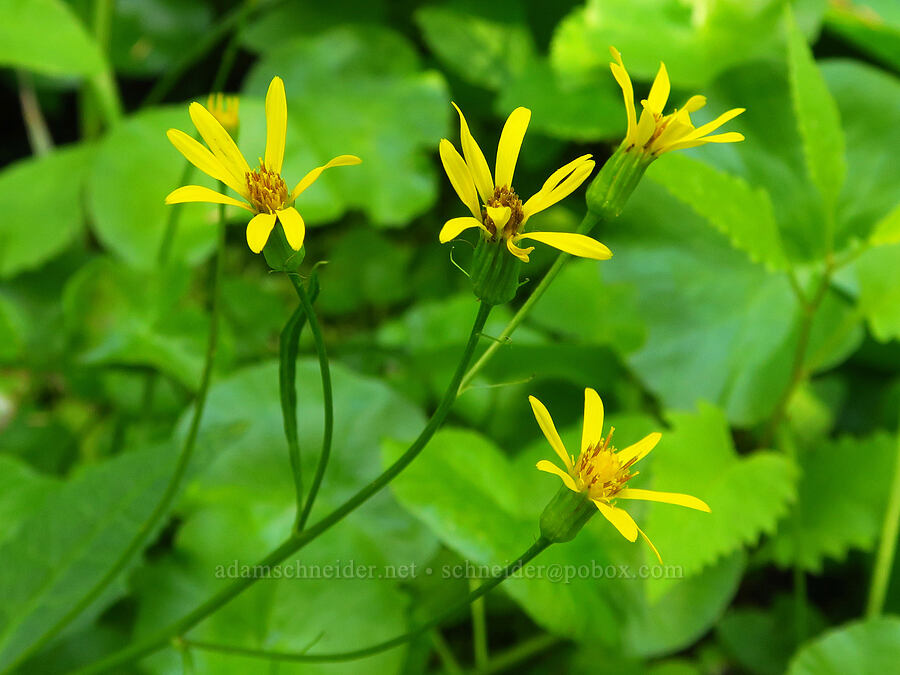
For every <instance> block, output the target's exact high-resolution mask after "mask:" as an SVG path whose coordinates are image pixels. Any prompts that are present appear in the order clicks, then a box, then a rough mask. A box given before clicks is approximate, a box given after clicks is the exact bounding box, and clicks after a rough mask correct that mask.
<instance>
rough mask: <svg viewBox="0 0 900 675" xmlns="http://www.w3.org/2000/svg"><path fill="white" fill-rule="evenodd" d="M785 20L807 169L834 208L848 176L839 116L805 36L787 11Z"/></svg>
mask: <svg viewBox="0 0 900 675" xmlns="http://www.w3.org/2000/svg"><path fill="white" fill-rule="evenodd" d="M787 23H788V28H787V29H788V66H789V73H790V83H791V98H792V101H793V104H794V113H795V115H796V118H797V127H798V129H799V131H800V136H801V138H802V140H803V149H804V155H805V157H806V168H807V171H808V172H809V175H810V177H811V178H812V181H813V183H815V185H816V187H817V188H818V189H819V192H820V193H821V194H822V198H823V199H824V200H825V203H826V205H827V208H828V209H833V208H834V205H835V204H836V202H837V200H838V196H839V195H840V192H841V188H842V187H843V185H844V179H845V177H846V175H847V159H846V157H845V154H844V146H845V140H844V132H843V129H842V128H841V117H840V113H839V112H838V107H837V104H836V103H835V100H834V97H833V96H832V95H831V92H829V91H828V87H827V86H826V84H825V79H824V78H823V77H822V73H821V72H820V71H819V68H818V66H817V65H816V62H815V59H814V58H813V55H812V51H811V50H810V48H809V46H808V45H807V44H806V38H805V37H804V36H803V34H802V33H801V32H800V30H799V29H798V28H797V26H796V24H795V23H794V21H793V18H792V17H791V15H790V13H788V22H787Z"/></svg>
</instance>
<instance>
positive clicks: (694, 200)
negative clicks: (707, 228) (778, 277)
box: [647, 154, 787, 269]
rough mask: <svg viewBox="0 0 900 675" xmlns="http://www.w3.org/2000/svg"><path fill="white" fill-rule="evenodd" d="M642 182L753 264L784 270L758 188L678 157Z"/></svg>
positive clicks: (662, 162) (769, 215) (764, 194)
mask: <svg viewBox="0 0 900 675" xmlns="http://www.w3.org/2000/svg"><path fill="white" fill-rule="evenodd" d="M647 177H648V178H650V179H651V180H654V181H656V182H657V183H659V184H660V185H662V186H663V187H665V188H666V190H668V191H669V192H670V193H671V194H672V195H673V196H674V197H675V198H677V199H678V200H680V201H682V202H684V203H685V204H687V205H688V206H690V207H691V208H692V209H693V210H694V212H695V213H696V214H697V215H699V216H701V217H703V218H704V219H705V220H706V222H708V223H709V224H710V225H712V226H713V227H714V228H716V229H717V230H718V231H719V232H721V233H722V234H724V235H725V236H726V237H728V239H729V241H730V242H731V244H732V246H734V247H735V248H737V249H739V250H741V251H744V252H745V253H747V255H748V256H749V257H750V259H751V260H752V261H753V262H758V263H762V264H764V265H765V266H766V267H768V268H770V269H783V268H784V267H785V266H786V263H787V260H786V258H785V254H784V249H783V247H782V244H781V235H780V234H779V232H778V225H777V224H776V223H775V216H774V214H773V212H772V202H771V200H770V199H769V195H768V193H767V192H766V191H765V190H764V189H762V188H753V187H751V186H750V185H749V184H748V183H747V182H746V181H744V180H743V179H741V178H740V177H738V176H734V175H730V174H726V173H723V172H721V171H717V170H716V169H714V168H712V167H711V166H708V165H706V164H704V163H702V162H699V161H697V160H695V159H691V158H690V157H686V156H684V155H680V154H673V155H672V156H666V157H664V158H662V159H661V160H660V161H658V162H654V163H653V164H652V165H651V166H650V169H649V170H648V171H647Z"/></svg>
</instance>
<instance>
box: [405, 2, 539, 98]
mask: <svg viewBox="0 0 900 675" xmlns="http://www.w3.org/2000/svg"><path fill="white" fill-rule="evenodd" d="M415 19H416V23H418V24H419V27H420V28H421V29H422V36H423V38H424V39H425V42H426V43H427V44H428V46H429V47H430V48H431V50H432V51H433V52H434V53H435V54H436V55H437V56H438V58H439V59H440V60H441V61H442V62H443V63H444V64H445V65H446V67H447V68H448V69H449V70H451V71H453V72H454V73H455V74H456V75H458V76H459V77H461V78H462V79H464V80H465V81H467V82H470V83H471V84H474V85H479V86H483V87H487V88H489V89H499V88H501V87H502V86H503V85H504V84H505V83H506V82H508V81H509V80H511V79H512V78H513V77H515V76H516V75H518V74H520V73H521V72H522V71H523V70H524V69H526V68H527V67H528V65H529V63H530V62H531V61H532V59H533V58H534V50H535V48H534V44H533V40H532V37H531V32H530V30H529V29H528V26H527V25H526V23H525V20H524V13H523V11H522V6H521V5H520V4H518V3H514V2H510V1H509V0H502V1H501V2H492V3H478V2H471V1H462V2H450V3H446V4H443V5H436V6H429V7H422V8H420V9H419V10H418V11H416V13H415ZM518 105H527V104H525V103H519V104H518ZM513 107H515V106H513Z"/></svg>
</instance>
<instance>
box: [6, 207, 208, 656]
mask: <svg viewBox="0 0 900 675" xmlns="http://www.w3.org/2000/svg"><path fill="white" fill-rule="evenodd" d="M218 236H219V243H218V252H217V253H216V258H215V261H214V263H213V269H212V274H211V280H210V286H209V296H210V317H209V337H208V338H207V342H206V360H205V362H204V364H203V373H202V375H201V376H200V385H199V387H198V388H197V396H196V398H195V400H194V412H193V416H192V417H191V424H190V427H189V428H188V433H187V436H185V439H184V442H183V443H182V446H181V452H180V453H179V455H178V460H177V462H176V465H175V470H174V472H173V473H172V476H171V477H170V478H169V482H168V484H167V485H166V489H165V491H164V492H163V495H162V497H160V500H159V501H158V502H157V504H156V507H155V508H154V509H153V511H152V512H151V513H150V515H149V516H148V517H147V519H146V520H145V521H144V522H143V523H142V524H141V526H140V528H139V529H138V531H137V532H136V533H135V535H134V536H133V537H132V538H131V541H130V542H128V546H126V548H125V550H124V551H122V553H121V554H119V557H118V558H116V560H115V562H114V563H113V564H112V566H110V568H109V569H108V570H107V571H106V573H105V574H104V575H103V576H102V577H101V578H100V580H99V581H98V582H97V583H95V584H94V585H93V586H92V587H91V588H90V589H89V590H88V591H87V593H85V594H84V595H83V596H82V597H81V599H80V600H79V601H78V602H77V603H75V605H73V606H72V608H71V609H69V611H67V612H66V613H65V614H64V615H63V616H62V618H60V619H59V621H57V622H56V623H54V624H53V625H52V626H50V627H49V628H48V629H47V630H46V631H45V632H44V634H43V635H41V636H40V637H39V638H38V639H37V640H36V641H35V642H34V643H33V644H32V645H31V647H29V648H28V649H27V650H25V651H24V652H23V653H22V654H21V656H20V657H19V658H18V659H17V660H16V662H15V663H13V664H12V665H11V666H10V670H13V669H14V668H15V666H16V665H17V664H19V663H21V662H22V661H24V660H25V659H26V658H28V657H29V656H31V655H32V654H35V653H37V652H38V651H39V650H40V649H41V648H42V647H43V646H44V645H46V644H47V643H48V642H49V641H50V640H51V639H53V638H54V637H55V636H56V635H58V634H59V632H60V631H61V630H62V629H63V628H65V627H66V626H68V625H69V624H70V623H71V622H72V621H73V620H74V619H75V618H76V617H77V616H78V615H79V614H81V613H82V612H83V611H84V610H85V609H86V608H87V607H89V606H90V605H91V604H92V603H93V602H94V601H95V600H96V599H97V598H98V597H99V596H100V594H101V593H102V592H103V591H104V590H105V589H106V587H107V586H109V584H111V583H112V582H113V581H114V580H115V579H116V577H118V575H119V573H121V571H122V570H123V569H124V568H125V566H126V565H127V564H128V562H129V561H130V560H131V558H132V557H133V556H134V555H135V554H136V553H137V552H138V551H139V550H140V549H141V547H142V546H143V545H144V544H145V543H146V540H147V537H149V536H150V534H151V533H152V532H153V531H154V529H155V528H156V526H157V525H158V524H159V522H160V521H161V520H162V518H163V516H164V515H165V514H166V513H167V512H168V510H169V507H170V506H171V505H172V501H173V500H174V499H175V496H176V495H177V493H178V490H179V488H180V487H181V481H182V479H183V478H184V475H185V472H186V471H187V468H188V465H189V464H190V461H191V457H193V454H194V447H195V445H196V441H197V435H198V433H199V431H200V421H201V419H202V417H203V410H204V408H205V407H206V398H207V394H208V393H209V384H210V380H211V379H212V370H213V364H214V362H215V358H216V348H217V346H218V341H219V306H220V304H221V303H220V297H219V296H220V294H221V280H222V269H223V266H224V258H225V207H224V206H221V207H220V208H219V225H218Z"/></svg>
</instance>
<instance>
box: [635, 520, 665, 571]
mask: <svg viewBox="0 0 900 675" xmlns="http://www.w3.org/2000/svg"><path fill="white" fill-rule="evenodd" d="M638 533H639V534H640V535H641V536H642V537H643V538H644V541H646V542H647V545H648V546H649V547H650V550H651V551H653V553H654V554H655V555H656V559H657V560H659V564H660V565H662V564H663V561H662V556H661V555H660V554H659V551H658V550H657V549H656V547H655V546H654V545H653V542H652V541H650V537H648V536H647V535H646V533H645V532H644V531H643V530H642V529H641V528H639V527H638Z"/></svg>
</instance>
